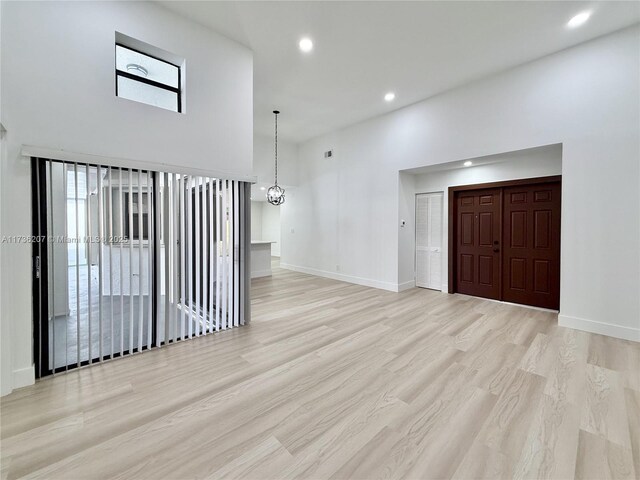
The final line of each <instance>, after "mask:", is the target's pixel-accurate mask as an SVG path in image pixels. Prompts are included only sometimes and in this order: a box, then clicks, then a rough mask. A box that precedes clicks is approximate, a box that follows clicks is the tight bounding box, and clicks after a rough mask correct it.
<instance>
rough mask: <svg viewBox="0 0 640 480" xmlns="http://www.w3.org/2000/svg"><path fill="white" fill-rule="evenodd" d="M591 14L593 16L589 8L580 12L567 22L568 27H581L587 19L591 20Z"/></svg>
mask: <svg viewBox="0 0 640 480" xmlns="http://www.w3.org/2000/svg"><path fill="white" fill-rule="evenodd" d="M590 16H591V12H590V11H589V10H586V11H584V12H580V13H579V14H577V15H576V16H575V17H573V18H572V19H571V20H569V21H568V22H567V27H569V28H576V27H579V26H580V25H582V24H584V23H585V22H586V21H587V20H589V17H590Z"/></svg>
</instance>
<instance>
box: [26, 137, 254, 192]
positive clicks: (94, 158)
mask: <svg viewBox="0 0 640 480" xmlns="http://www.w3.org/2000/svg"><path fill="white" fill-rule="evenodd" d="M20 153H21V155H22V156H24V157H36V158H48V159H51V160H63V161H66V162H73V163H89V164H92V165H93V164H95V165H102V166H111V167H120V168H128V169H133V170H138V169H142V170H155V171H161V172H169V173H180V174H183V175H193V176H202V177H214V178H224V179H227V180H239V181H242V182H250V183H256V182H257V181H258V177H256V176H254V175H239V174H237V173H233V172H226V171H223V170H205V169H200V168H191V167H185V166H182V165H172V164H170V163H160V162H146V161H142V160H133V159H129V158H118V157H104V156H102V155H93V154H91V153H79V152H69V151H67V150H57V149H55V148H47V147H37V146H34V145H22V150H21V152H20Z"/></svg>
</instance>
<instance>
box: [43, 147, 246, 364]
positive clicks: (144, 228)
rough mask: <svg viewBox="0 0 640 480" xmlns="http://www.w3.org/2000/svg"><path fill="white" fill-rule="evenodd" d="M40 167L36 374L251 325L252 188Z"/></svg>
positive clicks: (110, 170)
mask: <svg viewBox="0 0 640 480" xmlns="http://www.w3.org/2000/svg"><path fill="white" fill-rule="evenodd" d="M33 168H34V206H36V207H37V211H34V230H35V232H34V234H35V235H37V236H38V237H40V238H42V239H46V241H42V242H38V243H35V244H34V245H35V247H34V257H35V258H34V266H35V267H34V268H35V275H34V282H35V286H34V287H35V290H37V292H38V293H37V301H35V302H34V308H35V310H36V311H35V312H34V318H35V327H36V332H35V340H36V345H37V346H38V355H37V357H38V358H37V360H39V361H37V362H36V363H37V364H38V375H39V376H43V375H47V374H49V373H55V372H58V371H62V370H67V369H69V368H74V367H77V366H80V365H87V364H91V363H94V362H100V361H103V360H105V359H110V358H115V357H119V356H123V355H127V354H131V353H134V352H141V351H144V350H148V349H150V348H153V347H156V346H161V345H165V344H169V343H172V342H176V341H181V340H185V339H188V338H191V337H194V336H195V337H197V336H200V335H207V334H210V333H213V332H218V331H220V330H226V329H229V328H233V327H238V326H241V325H244V324H245V323H247V322H248V321H249V318H250V305H249V287H250V270H249V255H250V243H249V242H250V231H249V229H250V202H249V194H250V185H249V184H248V183H246V182H241V181H236V180H228V179H220V178H211V177H203V176H193V175H183V174H177V173H169V172H153V171H148V170H133V169H126V168H117V167H111V166H102V165H88V164H79V163H66V162H59V161H53V160H47V159H34V160H33ZM35 290H34V293H36V292H35Z"/></svg>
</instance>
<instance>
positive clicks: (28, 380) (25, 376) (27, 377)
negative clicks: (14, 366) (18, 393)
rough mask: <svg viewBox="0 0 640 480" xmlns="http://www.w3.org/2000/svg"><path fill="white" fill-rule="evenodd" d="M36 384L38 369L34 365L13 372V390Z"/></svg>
mask: <svg viewBox="0 0 640 480" xmlns="http://www.w3.org/2000/svg"><path fill="white" fill-rule="evenodd" d="M34 383H36V369H35V366H34V365H31V366H30V367H27V368H20V369H18V370H14V371H13V390H15V389H16V388H21V387H26V386H28V385H33V384H34Z"/></svg>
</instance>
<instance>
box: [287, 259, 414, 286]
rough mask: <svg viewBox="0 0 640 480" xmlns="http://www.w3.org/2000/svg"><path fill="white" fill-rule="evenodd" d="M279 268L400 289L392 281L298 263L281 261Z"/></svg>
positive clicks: (364, 284) (366, 284)
mask: <svg viewBox="0 0 640 480" xmlns="http://www.w3.org/2000/svg"><path fill="white" fill-rule="evenodd" d="M280 268H285V269H287V270H293V271H294V272H300V273H307V274H309V275H315V276H317V277H324V278H331V279H332V280H339V281H341V282H348V283H355V284H356V285H362V286H364V287H372V288H379V289H381V290H388V291H389V292H399V291H401V290H400V288H401V287H400V285H398V284H397V283H392V282H381V281H379V280H371V279H369V278H362V277H355V276H353V275H344V274H342V273H336V272H328V271H326V270H318V269H316V268H309V267H300V266H298V265H290V264H288V263H281V264H280ZM411 283H412V284H413V283H414V282H411ZM402 285H405V283H403V284H402ZM406 288H410V287H406ZM406 288H405V289H406Z"/></svg>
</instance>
